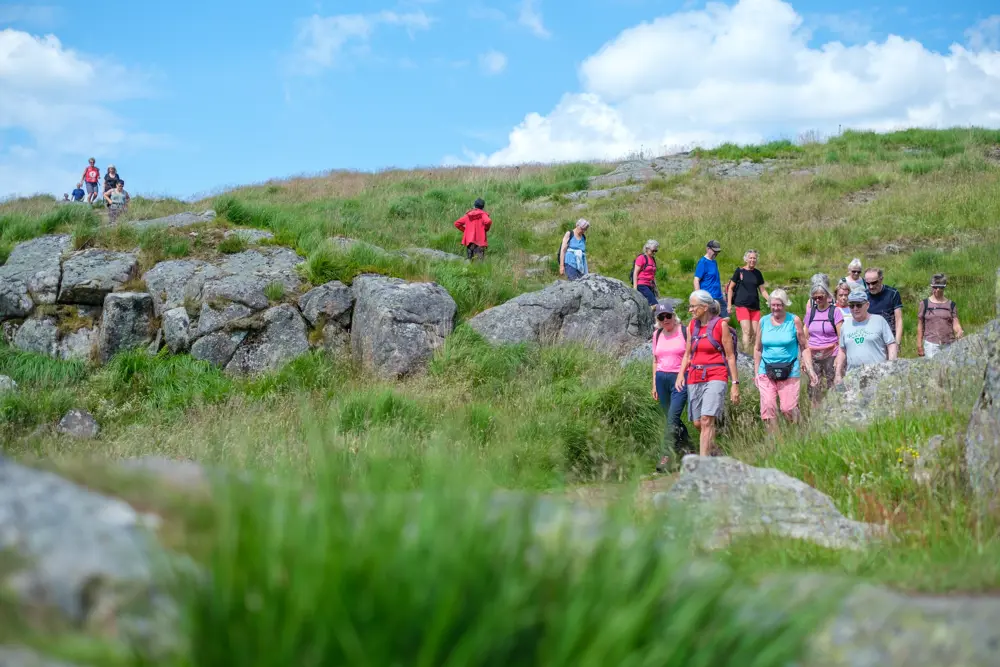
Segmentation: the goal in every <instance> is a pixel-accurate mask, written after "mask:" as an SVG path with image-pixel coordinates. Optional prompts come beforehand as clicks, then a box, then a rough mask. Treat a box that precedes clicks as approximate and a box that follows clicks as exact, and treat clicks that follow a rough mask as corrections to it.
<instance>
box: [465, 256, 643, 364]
mask: <svg viewBox="0 0 1000 667" xmlns="http://www.w3.org/2000/svg"><path fill="white" fill-rule="evenodd" d="M469 326H470V327H472V328H473V329H474V330H475V331H477V332H479V333H480V334H481V335H482V336H483V337H484V338H486V340H488V341H489V342H490V343H493V344H507V343H556V342H564V341H568V342H578V343H582V344H584V345H588V346H590V347H593V348H596V349H598V350H601V351H604V352H608V353H610V354H618V355H622V354H627V353H628V352H629V351H630V350H633V349H634V348H636V347H638V346H641V345H643V344H645V343H646V342H647V341H648V340H649V339H650V337H651V336H652V333H653V315H652V313H651V312H650V309H649V304H647V303H646V300H645V299H644V298H642V296H641V295H640V294H639V293H638V292H637V291H635V290H634V289H632V288H631V287H629V286H628V285H626V284H625V283H623V282H622V281H620V280H616V279H614V278H607V277H605V276H599V275H593V274H592V275H589V276H587V277H586V278H584V279H582V280H576V281H573V282H568V281H558V282H555V283H553V284H552V285H550V286H549V287H546V288H545V289H543V290H541V291H539V292H528V293H525V294H521V295H520V296H517V297H515V298H513V299H511V300H510V301H508V302H507V303H504V304H501V305H499V306H496V307H495V308H490V309H489V310H485V311H483V312H482V313H479V314H478V315H476V316H475V317H473V318H472V319H471V320H469Z"/></svg>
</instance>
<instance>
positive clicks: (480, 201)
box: [472, 199, 486, 208]
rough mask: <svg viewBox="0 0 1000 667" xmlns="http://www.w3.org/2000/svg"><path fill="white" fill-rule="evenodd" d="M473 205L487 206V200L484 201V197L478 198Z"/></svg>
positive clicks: (478, 206) (477, 206)
mask: <svg viewBox="0 0 1000 667" xmlns="http://www.w3.org/2000/svg"><path fill="white" fill-rule="evenodd" d="M472 205H473V206H475V207H476V208H485V207H486V202H484V201H483V200H482V199H477V200H476V201H475V202H474V203H473V204H472Z"/></svg>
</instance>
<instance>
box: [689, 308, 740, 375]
mask: <svg viewBox="0 0 1000 667" xmlns="http://www.w3.org/2000/svg"><path fill="white" fill-rule="evenodd" d="M721 321H722V318H721V317H719V316H718V315H716V316H715V317H713V318H712V319H710V320H709V321H708V324H707V325H706V326H705V329H704V331H702V327H701V320H699V319H695V320H693V321H692V322H691V326H692V328H693V331H692V332H691V357H692V358H694V350H695V349H696V348H697V347H698V342H699V341H700V340H701V339H702V338H707V339H708V342H709V343H711V344H712V347H714V348H715V349H716V350H717V351H718V352H719V354H721V355H722V363H721V364H698V365H696V366H691V370H695V369H698V370H700V371H701V378H702V379H703V380H704V379H705V377H707V375H708V369H709V368H711V367H713V366H722V367H723V368H725V369H726V377H727V378H728V377H729V366H727V365H726V348H725V347H723V346H722V343H720V342H719V341H718V340H717V339H716V338H715V335H714V333H713V332H714V331H715V325H717V324H718V323H719V322H721ZM729 335H730V336H732V339H733V350H736V344H737V343H736V341H737V338H736V330H735V329H733V328H732V327H729ZM689 372H690V371H689Z"/></svg>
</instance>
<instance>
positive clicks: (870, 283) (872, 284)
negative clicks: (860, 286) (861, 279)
mask: <svg viewBox="0 0 1000 667" xmlns="http://www.w3.org/2000/svg"><path fill="white" fill-rule="evenodd" d="M880 282H882V281H881V280H873V281H872V282H868V281H867V280H866V281H865V285H868V286H869V287H874V286H875V285H878V284H879V283H880Z"/></svg>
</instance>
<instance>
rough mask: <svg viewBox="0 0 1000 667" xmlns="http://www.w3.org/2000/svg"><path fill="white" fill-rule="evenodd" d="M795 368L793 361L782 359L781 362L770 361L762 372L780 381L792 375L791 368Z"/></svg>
mask: <svg viewBox="0 0 1000 667" xmlns="http://www.w3.org/2000/svg"><path fill="white" fill-rule="evenodd" d="M793 368H795V362H794V361H784V362H782V363H778V364H774V363H770V364H767V365H766V366H765V367H764V374H765V375H767V377H769V378H770V379H771V380H774V381H775V382H780V381H782V380H787V379H788V378H790V377H791V376H792V369H793Z"/></svg>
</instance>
